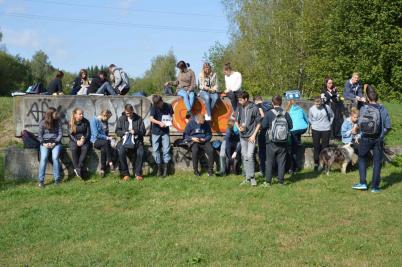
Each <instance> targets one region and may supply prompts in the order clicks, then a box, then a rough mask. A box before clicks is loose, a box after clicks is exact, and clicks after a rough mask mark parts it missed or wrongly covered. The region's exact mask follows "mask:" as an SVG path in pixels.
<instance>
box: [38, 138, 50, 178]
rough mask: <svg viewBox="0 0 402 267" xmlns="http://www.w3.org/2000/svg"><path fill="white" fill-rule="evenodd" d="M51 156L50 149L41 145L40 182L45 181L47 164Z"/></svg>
mask: <svg viewBox="0 0 402 267" xmlns="http://www.w3.org/2000/svg"><path fill="white" fill-rule="evenodd" d="M48 156H49V149H48V148H46V147H44V146H43V145H41V146H40V160H39V175H38V176H39V183H44V182H45V174H46V165H47V157H48Z"/></svg>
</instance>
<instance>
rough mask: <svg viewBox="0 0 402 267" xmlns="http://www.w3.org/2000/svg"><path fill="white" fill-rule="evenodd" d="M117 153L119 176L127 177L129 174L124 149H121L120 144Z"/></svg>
mask: <svg viewBox="0 0 402 267" xmlns="http://www.w3.org/2000/svg"><path fill="white" fill-rule="evenodd" d="M117 152H118V153H119V166H120V175H122V176H129V175H130V172H129V171H128V164H127V154H126V149H125V148H124V147H123V145H122V144H119V146H118V147H117Z"/></svg>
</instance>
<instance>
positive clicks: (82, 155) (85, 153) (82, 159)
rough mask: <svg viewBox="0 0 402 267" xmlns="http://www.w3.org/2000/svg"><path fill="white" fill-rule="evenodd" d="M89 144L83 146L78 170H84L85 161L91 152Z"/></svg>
mask: <svg viewBox="0 0 402 267" xmlns="http://www.w3.org/2000/svg"><path fill="white" fill-rule="evenodd" d="M89 147H90V146H89V143H85V144H83V145H82V146H81V154H80V158H79V160H78V168H79V169H80V170H81V169H82V168H84V162H85V159H86V158H87V154H88V151H89Z"/></svg>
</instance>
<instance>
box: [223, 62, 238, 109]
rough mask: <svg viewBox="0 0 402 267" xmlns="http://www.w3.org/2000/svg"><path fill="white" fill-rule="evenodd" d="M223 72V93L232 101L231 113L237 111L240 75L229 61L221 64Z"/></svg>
mask: <svg viewBox="0 0 402 267" xmlns="http://www.w3.org/2000/svg"><path fill="white" fill-rule="evenodd" d="M223 74H225V91H224V93H225V94H226V95H227V96H228V98H229V99H230V102H231V103H232V108H233V113H235V112H236V111H237V104H238V102H239V95H240V94H241V84H242V77H241V74H240V72H237V71H233V70H232V66H231V64H230V63H226V64H225V65H224V66H223Z"/></svg>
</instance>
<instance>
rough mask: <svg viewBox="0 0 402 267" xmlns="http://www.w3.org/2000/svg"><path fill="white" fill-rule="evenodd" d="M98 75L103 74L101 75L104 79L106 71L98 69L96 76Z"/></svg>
mask: <svg viewBox="0 0 402 267" xmlns="http://www.w3.org/2000/svg"><path fill="white" fill-rule="evenodd" d="M99 75H103V77H104V78H105V79H107V73H106V71H104V70H100V71H99V72H98V76H99Z"/></svg>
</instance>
